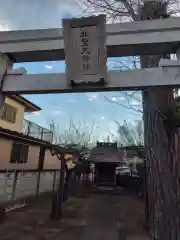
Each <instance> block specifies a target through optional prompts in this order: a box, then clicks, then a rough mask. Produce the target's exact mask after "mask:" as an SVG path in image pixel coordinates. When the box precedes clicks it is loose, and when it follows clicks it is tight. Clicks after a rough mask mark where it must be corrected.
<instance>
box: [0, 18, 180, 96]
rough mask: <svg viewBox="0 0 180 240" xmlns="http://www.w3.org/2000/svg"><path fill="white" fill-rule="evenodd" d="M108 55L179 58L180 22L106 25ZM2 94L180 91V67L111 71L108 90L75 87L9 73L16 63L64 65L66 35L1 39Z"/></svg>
mask: <svg viewBox="0 0 180 240" xmlns="http://www.w3.org/2000/svg"><path fill="white" fill-rule="evenodd" d="M106 35H107V38H106V47H107V55H108V56H109V57H112V56H114V57H115V56H116V57H119V56H129V55H130V56H132V55H142V54H160V53H161V54H166V53H175V52H177V51H179V50H178V47H179V43H180V18H172V19H160V20H149V21H140V22H133V23H123V24H109V25H106ZM0 53H1V55H0V82H1V92H2V93H6V94H7V93H9V94H15V93H26V94H28V93H31V94H32V93H64V92H82V91H83V92H87V91H88V92H89V91H112V90H134V89H136V90H138V89H139V90H141V89H146V88H150V87H154V86H159V87H160V86H171V87H179V86H180V76H179V75H180V74H179V70H180V68H179V67H180V61H179V60H177V61H171V60H161V62H160V64H159V68H156V69H154V68H153V69H136V70H130V71H123V72H120V71H112V72H108V76H107V79H106V82H105V84H104V85H100V86H97V85H94V86H93V85H92V86H88V85H84V86H81V87H73V86H71V85H70V84H69V83H68V82H67V79H66V74H63V73H54V74H35V75H33V74H25V73H23V72H17V71H13V70H10V68H11V67H12V63H14V62H27V61H28V62H29V61H47V60H64V58H65V55H64V41H63V34H62V29H49V30H25V31H9V32H1V33H0Z"/></svg>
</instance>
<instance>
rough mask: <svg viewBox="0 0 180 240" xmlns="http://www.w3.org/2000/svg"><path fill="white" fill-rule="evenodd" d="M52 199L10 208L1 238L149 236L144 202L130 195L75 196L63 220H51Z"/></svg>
mask: <svg viewBox="0 0 180 240" xmlns="http://www.w3.org/2000/svg"><path fill="white" fill-rule="evenodd" d="M50 208H51V202H50V201H49V200H44V202H43V204H42V202H41V203H40V204H37V205H35V206H33V207H31V208H27V209H26V210H18V211H17V212H11V213H9V214H8V216H7V220H6V221H5V222H4V223H3V224H2V225H1V226H0V233H1V240H15V239H18V240H24V239H26V240H96V239H98V240H101V239H103V240H111V239H113V240H116V239H117V240H137V239H138V240H148V239H149V238H148V237H147V233H146V231H145V230H144V229H143V224H142V223H143V218H144V216H143V210H144V208H143V204H142V202H141V201H139V200H138V199H136V198H134V197H132V196H129V195H109V194H93V195H89V196H88V197H86V198H72V199H70V200H69V201H67V202H66V203H65V204H64V206H63V218H62V220H61V221H50V220H49V212H50Z"/></svg>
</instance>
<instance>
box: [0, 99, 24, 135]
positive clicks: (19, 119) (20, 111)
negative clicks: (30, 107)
mask: <svg viewBox="0 0 180 240" xmlns="http://www.w3.org/2000/svg"><path fill="white" fill-rule="evenodd" d="M5 103H7V104H9V105H11V106H12V107H15V108H17V114H16V122H15V123H11V122H8V121H4V120H1V119H0V127H3V128H5V129H9V130H12V131H17V132H22V127H23V120H24V110H25V107H24V106H23V105H22V104H20V103H18V102H16V101H14V100H13V99H10V98H8V97H6V98H5Z"/></svg>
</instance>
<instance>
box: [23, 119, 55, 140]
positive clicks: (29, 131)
mask: <svg viewBox="0 0 180 240" xmlns="http://www.w3.org/2000/svg"><path fill="white" fill-rule="evenodd" d="M22 133H23V134H25V135H28V136H31V137H34V138H38V139H41V140H45V141H48V142H50V143H52V141H53V132H52V131H50V130H48V129H46V128H43V127H41V126H39V125H38V124H36V123H33V122H30V121H28V120H26V119H24V122H23V129H22Z"/></svg>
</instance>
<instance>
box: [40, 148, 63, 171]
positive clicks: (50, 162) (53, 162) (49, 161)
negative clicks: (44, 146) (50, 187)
mask: <svg viewBox="0 0 180 240" xmlns="http://www.w3.org/2000/svg"><path fill="white" fill-rule="evenodd" d="M60 168H61V161H60V160H58V158H57V157H56V156H52V155H51V152H50V151H49V150H47V151H46V153H45V158H44V169H60Z"/></svg>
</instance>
